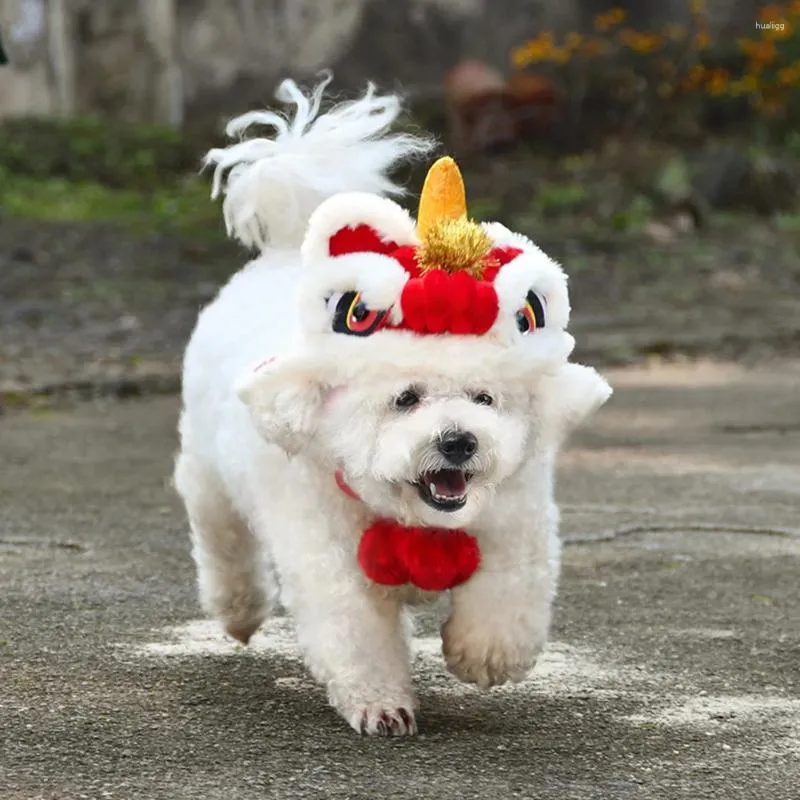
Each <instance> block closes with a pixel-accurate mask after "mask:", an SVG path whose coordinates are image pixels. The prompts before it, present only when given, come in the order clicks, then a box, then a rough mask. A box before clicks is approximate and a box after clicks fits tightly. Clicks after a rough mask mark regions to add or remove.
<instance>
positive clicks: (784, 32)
mask: <svg viewBox="0 0 800 800" xmlns="http://www.w3.org/2000/svg"><path fill="white" fill-rule="evenodd" d="M792 33H794V29H793V27H792V23H791V22H789V21H788V20H781V21H780V22H776V23H775V27H774V28H767V29H766V30H765V31H764V36H766V37H767V38H768V39H774V40H775V41H777V42H780V41H783V40H784V39H788V38H790V37H791V35H792Z"/></svg>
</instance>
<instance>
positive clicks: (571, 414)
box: [539, 363, 613, 446]
mask: <svg viewBox="0 0 800 800" xmlns="http://www.w3.org/2000/svg"><path fill="white" fill-rule="evenodd" d="M612 391H613V390H612V389H611V386H609V384H608V382H607V381H606V380H605V378H603V377H601V376H600V375H599V374H598V372H597V370H595V369H593V368H592V367H586V366H584V365H582V364H569V363H568V364H564V365H563V366H561V367H559V368H558V369H557V370H556V371H555V372H553V373H551V374H549V375H545V376H542V379H541V381H540V383H539V415H540V422H541V426H542V431H541V435H542V437H543V438H544V439H545V440H547V441H549V442H551V443H553V444H555V445H556V446H559V445H560V444H561V443H562V442H563V441H564V439H565V438H566V437H567V436H568V435H569V434H570V433H571V432H572V431H573V430H574V429H575V428H577V427H578V425H580V424H581V423H582V422H583V421H584V420H585V419H586V418H587V417H589V416H590V415H591V414H593V413H594V412H595V411H597V409H599V408H600V407H601V406H602V405H603V404H604V403H605V402H606V400H608V398H609V397H611V394H612Z"/></svg>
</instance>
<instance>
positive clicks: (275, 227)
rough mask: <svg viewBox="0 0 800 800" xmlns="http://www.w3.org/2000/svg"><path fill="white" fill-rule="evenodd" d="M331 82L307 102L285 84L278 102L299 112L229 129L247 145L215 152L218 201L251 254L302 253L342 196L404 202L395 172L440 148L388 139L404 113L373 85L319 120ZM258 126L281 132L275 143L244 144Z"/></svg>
mask: <svg viewBox="0 0 800 800" xmlns="http://www.w3.org/2000/svg"><path fill="white" fill-rule="evenodd" d="M330 81H331V76H330V75H327V76H326V77H325V78H324V79H323V80H322V82H321V83H319V84H318V85H317V86H316V88H314V89H313V90H312V91H311V92H309V93H308V94H304V93H303V92H302V91H301V90H300V89H299V88H298V86H297V84H296V83H295V82H294V81H291V80H286V81H284V82H283V83H281V85H280V86H279V87H278V90H277V91H276V93H275V96H276V97H277V99H278V100H280V101H281V102H283V103H291V104H293V105H294V106H295V107H296V110H295V112H294V115H293V116H291V117H284V116H282V115H281V114H279V113H277V112H274V111H253V112H250V113H248V114H244V115H242V116H240V117H236V118H235V119H233V120H231V122H230V123H229V124H228V127H227V129H226V134H227V135H228V137H230V138H238V139H240V141H238V142H236V143H235V144H232V145H230V146H229V147H224V148H216V149H214V150H211V151H209V153H208V154H207V155H206V158H205V163H206V164H207V165H208V164H212V165H214V166H215V169H214V182H213V187H212V192H211V197H212V198H216V197H217V196H219V194H220V193H221V192H222V193H224V195H225V200H224V203H223V214H224V217H225V226H226V228H227V231H228V235H229V236H232V237H234V238H236V239H238V240H239V241H240V242H241V243H242V244H244V245H245V246H246V247H258V248H259V249H261V250H262V251H263V250H265V249H266V248H267V247H268V246H269V247H276V248H289V249H295V248H299V247H300V245H301V243H302V239H303V235H304V233H305V229H306V225H307V223H308V220H309V217H310V216H311V214H312V213H313V211H314V209H315V208H316V207H317V206H318V205H319V204H320V203H321V202H322V201H323V200H325V199H327V198H328V197H330V196H332V195H334V194H338V193H339V192H372V193H376V194H402V193H403V189H402V188H401V187H399V186H397V185H396V184H395V183H393V182H392V180H391V179H390V177H389V176H388V172H389V170H390V168H391V167H392V166H394V165H395V164H397V163H399V162H401V161H404V160H406V159H410V158H412V157H415V156H420V155H423V154H426V153H428V152H429V151H430V150H432V149H433V146H434V144H435V142H434V141H433V140H432V139H430V138H426V137H421V136H413V135H410V134H389V133H388V130H389V128H390V126H391V125H392V123H393V122H394V121H395V119H396V118H397V116H398V115H399V113H400V110H401V103H400V99H399V98H398V97H397V96H396V95H383V96H381V95H378V94H376V92H375V87H374V86H373V85H372V84H370V85H369V86H368V88H367V91H366V93H365V94H364V96H363V97H361V98H360V99H359V100H355V101H351V102H346V103H342V104H340V105H337V106H334V107H333V108H332V109H330V110H329V111H328V112H327V113H324V114H320V113H319V112H320V105H321V103H322V99H323V93H324V91H325V88H326V87H327V85H328V84H329V83H330ZM253 125H266V126H269V127H271V128H273V129H274V130H275V134H274V136H273V137H272V138H252V139H244V134H245V132H246V131H247V129H248V128H250V127H251V126H253Z"/></svg>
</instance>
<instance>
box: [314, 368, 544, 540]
mask: <svg viewBox="0 0 800 800" xmlns="http://www.w3.org/2000/svg"><path fill="white" fill-rule="evenodd" d="M531 410H532V408H531V398H530V397H529V396H528V394H527V393H525V392H522V391H499V390H498V388H497V387H496V386H495V387H492V386H488V385H486V384H483V383H479V382H476V383H473V382H468V383H462V382H459V381H457V380H452V379H445V378H441V377H434V376H428V377H427V378H423V379H420V380H417V381H414V382H408V381H406V380H399V381H398V380H396V379H395V380H392V379H390V378H387V379H385V380H378V381H368V382H366V381H365V382H356V383H354V384H350V385H348V386H342V387H338V388H336V389H333V390H331V391H330V392H329V393H328V394H327V396H326V397H325V399H324V401H323V403H322V408H321V411H320V415H319V422H318V425H317V428H316V438H315V442H314V445H313V446H314V448H315V449H318V450H319V451H320V452H319V458H320V460H321V459H326V460H327V461H328V463H329V464H331V465H336V466H337V468H339V469H341V471H342V474H343V476H344V478H345V480H346V481H347V483H348V485H350V486H351V487H352V489H353V490H354V491H355V492H356V493H357V494H358V495H359V496H360V497H361V499H362V500H363V502H364V503H366V504H367V505H368V506H369V507H370V508H371V509H372V510H373V511H374V512H375V513H376V514H378V515H381V516H386V517H389V518H392V519H396V520H399V521H402V522H404V523H405V524H416V525H425V526H431V527H442V528H455V527H460V526H463V525H466V524H469V523H470V522H471V521H472V520H474V519H475V517H476V516H477V515H478V514H479V512H480V511H481V510H482V509H483V508H484V507H485V506H486V504H487V502H488V501H489V500H490V498H491V497H492V496H493V494H494V492H495V491H496V489H497V487H498V486H500V485H502V483H503V481H504V480H505V479H506V478H508V477H509V476H510V475H511V474H513V473H514V472H515V470H516V469H518V467H519V465H520V464H521V462H522V460H523V458H524V456H525V454H526V452H527V450H528V445H529V442H530V439H531V435H532V430H531V429H532V425H533V422H534V417H533V415H532V413H531Z"/></svg>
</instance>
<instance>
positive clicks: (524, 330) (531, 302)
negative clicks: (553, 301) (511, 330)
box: [516, 290, 546, 336]
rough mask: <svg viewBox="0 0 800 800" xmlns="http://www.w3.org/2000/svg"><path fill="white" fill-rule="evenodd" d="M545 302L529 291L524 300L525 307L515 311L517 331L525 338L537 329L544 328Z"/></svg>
mask: <svg viewBox="0 0 800 800" xmlns="http://www.w3.org/2000/svg"><path fill="white" fill-rule="evenodd" d="M545 305H546V301H545V300H544V298H542V297H539V295H538V294H536V292H534V291H533V290H531V291H530V292H528V296H527V298H526V299H525V305H524V306H522V308H521V309H520V310H519V311H517V315H516V320H517V330H519V332H520V333H521V334H522V335H523V336H525V335H527V334H529V333H533V332H534V331H536V330H539V328H544V309H545Z"/></svg>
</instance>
